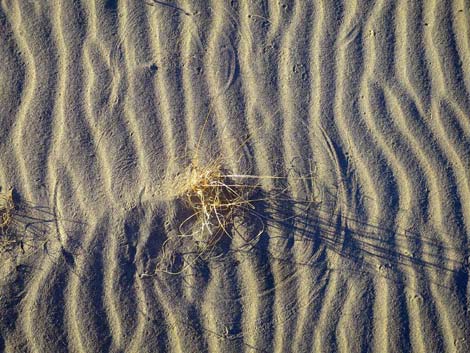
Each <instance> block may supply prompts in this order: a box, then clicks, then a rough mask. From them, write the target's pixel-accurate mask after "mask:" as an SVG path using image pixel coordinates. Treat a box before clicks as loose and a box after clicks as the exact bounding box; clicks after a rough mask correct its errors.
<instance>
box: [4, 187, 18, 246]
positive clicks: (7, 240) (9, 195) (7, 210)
mask: <svg viewBox="0 0 470 353" xmlns="http://www.w3.org/2000/svg"><path fill="white" fill-rule="evenodd" d="M14 210H15V203H14V201H13V189H10V190H9V191H8V192H5V193H3V192H0V251H5V250H9V249H11V248H12V246H13V245H15V244H16V241H15V240H14V239H13V238H12V237H11V232H10V229H11V226H12V223H13V211H14Z"/></svg>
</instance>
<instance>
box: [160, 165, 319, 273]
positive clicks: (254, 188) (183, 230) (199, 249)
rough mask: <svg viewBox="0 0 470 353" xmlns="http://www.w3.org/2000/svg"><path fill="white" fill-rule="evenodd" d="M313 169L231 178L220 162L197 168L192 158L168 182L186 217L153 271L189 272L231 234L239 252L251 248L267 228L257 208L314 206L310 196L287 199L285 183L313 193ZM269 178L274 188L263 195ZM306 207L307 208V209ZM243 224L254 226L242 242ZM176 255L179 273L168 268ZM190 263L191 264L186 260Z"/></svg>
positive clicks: (166, 242)
mask: <svg viewBox="0 0 470 353" xmlns="http://www.w3.org/2000/svg"><path fill="white" fill-rule="evenodd" d="M314 175H315V173H314V170H313V169H312V168H311V170H310V174H309V175H307V176H302V175H300V176H292V175H290V176H260V175H250V174H230V173H229V172H228V170H227V169H225V168H224V167H223V165H222V163H221V161H220V160H216V161H212V162H211V163H208V164H207V165H205V166H204V165H201V164H200V163H198V162H197V159H195V160H193V162H191V163H190V164H189V166H188V167H187V168H186V169H185V170H184V171H183V172H182V173H180V174H179V175H178V176H177V177H174V178H172V180H171V183H172V186H171V189H172V191H173V198H174V199H178V200H180V201H183V203H184V205H185V210H186V211H187V212H188V214H189V216H187V217H186V218H185V219H183V221H182V222H181V223H180V224H179V226H178V234H177V235H174V236H170V237H168V238H167V239H166V240H165V242H164V243H163V246H162V257H161V261H160V264H159V266H157V271H158V272H164V273H167V274H173V275H176V274H180V273H182V272H184V271H186V270H187V269H188V268H190V267H192V266H193V265H194V264H195V263H196V261H198V260H199V259H201V258H207V257H211V256H214V249H215V247H216V246H217V245H218V244H219V242H220V241H221V240H222V239H223V238H224V237H227V238H231V239H232V238H233V237H234V236H235V235H237V236H239V237H240V238H241V239H242V243H243V247H244V249H249V248H251V247H253V246H254V245H256V243H257V241H258V240H259V238H260V236H261V235H262V234H263V232H264V231H265V228H266V224H265V223H266V217H265V216H264V215H263V214H262V213H261V212H260V211H259V207H258V204H259V203H268V202H284V201H289V202H292V201H295V202H301V203H303V204H304V205H305V204H306V205H307V208H308V207H309V206H310V205H311V204H318V202H317V200H316V199H315V196H314V195H313V193H312V195H311V198H309V199H303V200H295V199H294V198H293V196H292V194H291V190H290V182H301V183H304V184H308V185H306V186H305V188H306V189H309V190H313V189H314V182H315V180H314ZM266 179H269V180H271V181H274V184H276V185H277V186H273V187H272V188H270V189H269V190H266V189H265V188H264V187H263V186H262V184H261V182H262V181H263V180H266ZM307 208H306V209H307ZM237 218H238V219H241V222H242V223H245V224H246V223H248V222H251V223H252V224H253V222H255V223H256V224H257V226H256V227H255V230H254V231H253V230H252V231H253V233H254V234H252V235H251V236H249V238H248V239H247V238H246V236H244V235H243V232H240V231H238V229H237V227H236V225H235V223H236V222H235V220H236V219H237ZM188 240H189V242H190V243H191V244H192V245H194V246H193V247H192V248H191V249H190V250H186V252H183V251H181V249H182V248H183V246H182V245H181V243H182V242H184V241H188ZM175 251H176V252H179V253H180V254H183V256H182V259H183V264H182V265H181V266H178V267H179V270H177V271H173V270H171V267H172V265H173V263H174V262H175ZM188 258H190V260H188Z"/></svg>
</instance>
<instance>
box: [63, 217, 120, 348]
mask: <svg viewBox="0 0 470 353" xmlns="http://www.w3.org/2000/svg"><path fill="white" fill-rule="evenodd" d="M87 228H88V229H87V231H86V239H85V240H84V242H83V245H82V249H83V253H84V254H89V255H92V256H91V257H90V258H87V257H85V256H81V257H79V258H78V261H77V264H76V267H77V272H78V274H79V275H78V276H74V277H71V279H70V281H69V283H68V288H67V292H68V293H70V295H69V296H67V304H66V305H67V307H68V310H67V314H68V315H67V327H68V328H69V329H70V335H71V336H72V337H71V342H72V344H73V350H77V351H79V352H90V351H91V352H93V351H100V352H106V351H108V350H109V349H110V347H111V344H112V336H111V332H112V331H111V329H112V327H110V325H109V319H108V315H107V313H106V302H105V288H104V284H105V283H104V267H105V266H104V264H105V262H106V257H105V254H104V253H103V249H102V246H101V245H100V243H101V242H106V237H105V235H106V234H107V230H108V229H109V219H108V216H104V217H103V218H101V219H97V220H96V221H95V222H93V223H91V222H90V224H89V225H88V227H87Z"/></svg>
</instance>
